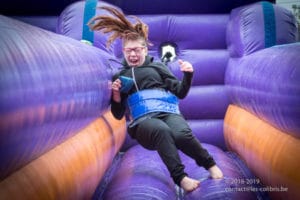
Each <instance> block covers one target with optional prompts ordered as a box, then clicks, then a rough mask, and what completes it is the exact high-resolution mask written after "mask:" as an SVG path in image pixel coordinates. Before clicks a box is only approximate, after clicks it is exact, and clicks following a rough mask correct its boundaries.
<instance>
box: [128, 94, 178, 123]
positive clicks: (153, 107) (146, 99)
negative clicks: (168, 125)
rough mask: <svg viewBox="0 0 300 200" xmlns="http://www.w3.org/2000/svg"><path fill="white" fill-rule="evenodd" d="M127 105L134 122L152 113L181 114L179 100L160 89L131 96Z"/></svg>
mask: <svg viewBox="0 0 300 200" xmlns="http://www.w3.org/2000/svg"><path fill="white" fill-rule="evenodd" d="M127 103H128V106H129V109H130V113H131V115H132V117H133V119H134V120H136V119H137V118H139V117H141V116H143V115H145V114H148V113H152V112H167V113H176V114H179V113H180V111H179V106H178V98H177V97H176V96H175V95H173V94H172V93H171V92H168V91H165V90H160V89H147V90H140V91H138V92H136V93H134V94H132V95H130V96H129V97H128V99H127Z"/></svg>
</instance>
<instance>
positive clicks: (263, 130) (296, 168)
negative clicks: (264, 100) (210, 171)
mask: <svg viewBox="0 0 300 200" xmlns="http://www.w3.org/2000/svg"><path fill="white" fill-rule="evenodd" d="M224 136H225V141H226V145H227V146H228V148H229V149H230V150H232V151H234V152H236V153H237V154H238V155H239V156H240V157H241V158H242V159H243V160H244V161H245V162H246V164H247V166H248V167H249V168H250V170H251V171H252V172H253V173H254V174H255V175H256V176H257V177H259V181H261V182H262V183H263V184H264V186H265V187H264V188H254V189H257V190H264V191H267V192H269V194H270V196H271V197H272V199H300V140H299V139H297V138H295V137H293V136H291V135H289V134H286V133H284V132H281V131H279V130H278V129H275V128H274V127H272V126H271V125H269V124H268V123H266V122H264V121H262V120H261V119H259V118H258V117H256V116H255V115H253V114H251V113H249V112H247V111H246V110H244V109H242V108H239V107H237V106H234V105H230V106H229V108H228V110H227V113H226V116H225V120H224Z"/></svg>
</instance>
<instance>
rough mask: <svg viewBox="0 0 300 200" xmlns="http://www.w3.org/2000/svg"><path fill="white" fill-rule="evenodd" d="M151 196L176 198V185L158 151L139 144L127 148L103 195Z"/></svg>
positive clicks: (160, 199) (159, 199) (115, 198)
mask: <svg viewBox="0 0 300 200" xmlns="http://www.w3.org/2000/svg"><path fill="white" fill-rule="evenodd" d="M151 198H152V199H157V200H165V199H176V190H175V185H174V183H173V181H172V179H171V178H170V175H169V172H168V170H167V168H166V167H165V165H164V164H163V163H162V162H160V158H159V156H158V154H157V153H155V152H154V151H147V150H145V149H143V148H142V147H141V146H140V145H137V146H134V147H132V148H130V149H129V150H128V151H126V153H125V154H124V156H123V158H122V161H121V164H120V166H119V168H118V170H117V171H116V173H115V174H114V177H113V178H112V181H111V182H110V183H109V184H108V187H107V189H106V190H105V192H104V196H103V198H101V199H103V200H105V199H107V200H118V199H128V200H129V199H151Z"/></svg>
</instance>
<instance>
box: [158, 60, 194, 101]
mask: <svg viewBox="0 0 300 200" xmlns="http://www.w3.org/2000/svg"><path fill="white" fill-rule="evenodd" d="M157 68H158V70H159V73H160V75H161V77H162V79H163V80H164V82H165V85H166V87H167V89H168V90H169V91H170V92H172V93H173V94H174V95H176V96H177V97H178V98H179V99H183V98H185V97H186V95H187V94H188V92H189V89H190V87H191V85H192V79H193V73H192V72H183V78H182V80H181V81H180V80H178V79H177V77H176V76H175V75H174V74H173V73H172V72H171V71H170V70H169V68H168V67H167V66H165V65H163V64H161V65H160V66H159V67H157Z"/></svg>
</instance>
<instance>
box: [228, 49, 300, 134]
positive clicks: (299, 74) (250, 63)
mask: <svg viewBox="0 0 300 200" xmlns="http://www.w3.org/2000/svg"><path fill="white" fill-rule="evenodd" d="M299 55H300V43H292V44H287V45H278V46H274V47H271V48H268V49H264V50H261V51H258V52H256V53H253V54H251V55H249V56H245V57H242V58H240V59H232V60H230V62H229V65H228V68H227V72H226V85H227V87H228V92H229V95H230V98H231V100H232V102H233V103H234V104H237V105H239V106H241V107H243V108H245V109H247V110H248V111H250V112H252V113H254V114H255V115H257V116H259V117H260V118H262V119H264V120H266V121H268V122H269V123H270V124H272V125H273V126H274V127H276V128H279V129H280V130H282V131H284V132H288V133H290V134H292V135H294V136H296V137H298V138H300V123H299V122H300V64H299V63H300V56H299Z"/></svg>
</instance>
